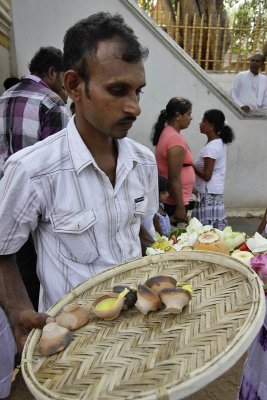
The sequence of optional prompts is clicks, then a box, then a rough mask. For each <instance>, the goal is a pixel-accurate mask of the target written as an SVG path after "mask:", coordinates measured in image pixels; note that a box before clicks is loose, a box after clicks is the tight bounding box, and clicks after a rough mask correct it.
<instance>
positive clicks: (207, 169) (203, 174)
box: [193, 157, 216, 182]
mask: <svg viewBox="0 0 267 400" xmlns="http://www.w3.org/2000/svg"><path fill="white" fill-rule="evenodd" d="M215 161H216V160H215V159H214V158H210V157H205V158H204V170H203V171H202V170H200V169H199V168H197V167H196V166H195V165H193V168H194V170H195V173H196V174H197V176H199V177H200V178H202V179H204V181H206V182H208V181H209V180H210V179H211V177H212V174H213V170H214V165H215Z"/></svg>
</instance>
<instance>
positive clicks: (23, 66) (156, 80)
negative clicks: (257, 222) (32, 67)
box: [12, 0, 267, 208]
mask: <svg viewBox="0 0 267 400" xmlns="http://www.w3.org/2000/svg"><path fill="white" fill-rule="evenodd" d="M12 6H13V23H14V34H15V46H16V56H17V62H18V73H19V76H20V75H22V74H24V73H26V72H27V64H28V62H29V60H30V59H31V57H32V56H33V54H34V52H35V51H36V50H37V49H38V48H39V47H40V46H47V45H54V46H56V47H59V48H61V49H62V40H63V36H64V33H65V31H66V30H67V29H68V28H69V27H70V26H71V25H72V24H74V23H75V22H77V21H78V20H79V19H81V18H85V17H86V16H88V15H89V14H92V13H94V12H98V11H109V12H111V13H114V12H119V13H120V14H122V15H123V16H124V18H125V20H126V22H127V23H128V24H129V25H130V26H132V27H133V28H134V30H135V32H136V34H137V36H138V37H139V39H140V41H141V43H142V44H143V45H145V46H147V47H148V48H149V50H150V54H149V57H148V60H147V61H146V64H145V66H146V75H147V87H146V88H145V93H144V94H143V95H142V99H141V106H142V115H141V116H140V117H139V119H138V121H137V122H136V123H135V125H134V127H133V128H132V130H131V132H130V137H133V138H135V139H136V140H138V141H140V142H142V143H144V144H145V145H147V146H149V147H150V148H152V146H151V143H150V132H151V129H152V126H153V124H154V122H155V120H156V118H157V116H158V113H159V112H160V110H161V109H162V108H164V107H165V105H166V103H167V102H168V100H169V99H170V98H171V97H172V96H185V97H188V98H189V99H190V100H191V101H192V102H193V121H192V123H191V125H190V127H189V129H187V131H184V134H185V136H186V138H187V140H188V143H189V144H190V146H191V148H192V151H193V153H194V155H196V153H197V152H198V151H199V150H200V148H201V147H202V146H203V145H204V143H205V138H204V137H203V136H202V135H201V134H200V132H199V128H198V124H199V122H200V120H201V118H202V115H203V112H204V111H205V110H207V109H209V108H219V109H221V110H222V111H223V112H224V113H225V115H226V119H227V121H228V124H229V125H231V126H232V128H233V129H234V131H235V133H236V140H235V142H234V143H233V144H232V145H229V148H228V170H227V179H226V185H225V200H226V201H225V202H226V206H227V207H234V208H241V207H244V208H256V207H259V208H265V207H266V206H267V204H266V203H267V183H265V177H264V175H265V170H266V167H267V157H266V149H267V132H266V126H267V124H266V122H267V117H259V116H256V117H255V118H253V117H251V116H246V115H243V113H242V112H241V111H240V110H239V109H238V108H237V107H236V106H235V105H234V104H233V103H232V102H231V100H230V99H229V97H228V95H227V93H226V92H224V91H223V90H222V89H221V87H220V86H219V85H217V84H216V77H215V79H214V77H213V78H212V79H210V78H209V76H208V74H206V73H205V72H204V71H203V70H202V69H201V68H200V67H198V65H196V64H195V63H194V62H192V60H191V59H190V57H188V56H187V55H186V54H185V53H184V52H183V51H182V50H181V49H180V48H179V47H178V46H177V45H176V44H175V43H174V42H173V41H172V39H170V38H169V36H168V35H167V34H165V32H163V31H162V30H161V29H160V28H158V27H157V26H156V24H155V23H154V22H153V21H150V20H149V21H148V17H147V16H146V15H145V14H144V13H143V12H141V14H140V12H139V11H138V7H137V6H136V4H135V2H134V1H129V0H98V1H94V0H75V1H73V0H45V1H42V2H41V1H36V0H23V1H21V0H12ZM29 10H30V11H29ZM25 27H27V29H25Z"/></svg>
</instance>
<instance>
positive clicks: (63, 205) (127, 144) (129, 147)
mask: <svg viewBox="0 0 267 400" xmlns="http://www.w3.org/2000/svg"><path fill="white" fill-rule="evenodd" d="M146 55H147V51H146V50H145V49H143V48H142V47H141V45H140V43H139V42H138V40H137V38H136V36H135V35H134V33H133V31H132V30H131V28H129V27H128V26H127V25H126V24H125V23H124V20H123V18H122V17H121V16H119V15H115V16H111V15H110V14H107V13H98V14H95V15H92V16H90V17H89V18H87V19H85V20H82V21H80V22H78V23H77V24H75V25H74V26H73V27H72V28H70V29H69V30H68V31H67V33H66V35H65V38H64V63H65V69H66V72H65V75H64V87H65V89H66V92H67V94H68V96H69V97H70V98H71V99H72V101H74V103H75V108H76V114H75V116H74V117H72V119H71V120H70V122H69V124H68V126H67V128H66V129H63V130H62V131H60V132H58V133H57V134H55V135H53V136H52V137H51V138H48V139H45V140H44V141H42V142H40V143H37V144H36V145H34V146H31V147H28V148H26V149H24V150H21V151H19V152H17V153H16V154H14V155H12V156H11V157H10V158H9V160H8V162H7V163H6V170H5V174H4V177H3V179H2V180H1V182H0V254H1V256H0V305H1V306H2V308H3V309H4V311H5V313H6V315H7V316H8V319H9V322H10V324H11V327H12V329H13V332H14V333H15V338H16V342H17V346H18V349H19V350H20V351H21V349H22V347H23V344H24V342H25V340H26V337H27V334H28V332H29V330H30V329H31V328H33V327H36V326H39V327H41V326H43V325H44V323H45V320H46V317H47V315H46V314H36V313H35V312H34V311H33V307H32V304H31V302H30V300H29V298H28V295H27V292H26V290H25V288H24V286H23V284H22V281H21V278H20V275H19V273H18V270H17V267H16V265H15V262H14V254H15V253H16V252H17V251H18V250H19V249H20V248H21V246H22V245H23V244H24V242H25V241H26V239H27V237H28V236H29V233H30V232H32V234H33V237H34V243H35V247H36V251H37V256H38V257H37V272H38V276H39V279H40V285H41V287H40V298H39V311H41V312H42V311H46V310H47V309H48V308H49V307H50V306H51V305H52V304H53V303H54V302H56V301H57V300H58V299H60V298H61V297H62V296H63V295H64V294H65V293H67V292H68V291H70V290H71V289H72V288H73V287H75V286H76V285H78V284H79V283H81V282H83V281H84V280H86V279H87V278H89V277H90V276H93V275H95V274H97V273H99V272H101V271H104V270H106V269H108V268H111V267H112V266H114V265H117V264H120V263H124V262H126V261H128V260H132V259H134V258H138V257H141V256H142V248H145V247H146V246H148V245H150V244H151V242H152V241H153V240H152V238H150V237H149V236H148V235H147V234H146V232H145V231H144V229H143V228H142V226H141V218H142V217H144V216H146V215H147V216H153V215H154V214H155V212H156V211H157V208H158V188H157V181H158V174H157V167H156V162H155V158H154V155H153V154H152V152H151V151H150V150H148V149H147V148H146V147H145V146H143V145H141V144H139V143H137V142H135V141H133V140H131V139H128V138H127V137H126V136H127V134H128V131H129V129H130V128H131V126H132V124H133V123H134V121H135V120H136V118H137V116H138V115H139V114H140V112H141V109H140V106H139V99H140V94H141V93H142V88H143V87H144V86H145V84H146V82H145V72H144V66H143V60H144V58H145V57H146Z"/></svg>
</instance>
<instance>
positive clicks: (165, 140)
mask: <svg viewBox="0 0 267 400" xmlns="http://www.w3.org/2000/svg"><path fill="white" fill-rule="evenodd" d="M174 146H180V147H182V148H183V149H185V159H184V164H192V163H193V158H192V152H191V150H190V148H189V146H188V144H187V143H186V141H185V138H184V137H183V136H182V135H180V134H179V133H178V132H177V131H176V130H175V129H174V128H172V127H171V126H169V125H166V127H165V128H164V129H163V131H162V133H161V135H160V138H159V142H158V144H157V146H156V151H155V156H156V160H157V164H158V171H159V175H162V176H164V177H165V178H168V150H169V149H170V148H172V147H174ZM195 180H196V177H195V171H194V169H193V167H191V166H189V167H183V168H182V171H181V183H182V195H183V200H184V204H185V205H187V204H188V203H189V199H190V196H191V194H192V190H193V186H194V183H195ZM166 204H171V205H175V201H174V200H173V199H172V198H171V197H169V198H168V199H167V201H166Z"/></svg>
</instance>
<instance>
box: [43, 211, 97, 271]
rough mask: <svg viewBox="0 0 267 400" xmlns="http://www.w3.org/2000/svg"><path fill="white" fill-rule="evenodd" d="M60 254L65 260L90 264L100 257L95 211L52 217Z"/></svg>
mask: <svg viewBox="0 0 267 400" xmlns="http://www.w3.org/2000/svg"><path fill="white" fill-rule="evenodd" d="M50 220H51V224H52V229H53V231H54V234H55V237H56V240H57V244H58V250H59V253H60V254H62V255H63V256H64V257H65V258H67V259H69V260H72V261H75V262H78V263H81V264H90V263H92V262H93V261H94V260H95V259H96V258H97V257H98V251H97V246H96V239H95V233H94V225H95V223H96V222H97V217H96V214H95V212H94V210H82V211H77V212H68V213H61V214H53V215H51V217H50Z"/></svg>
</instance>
